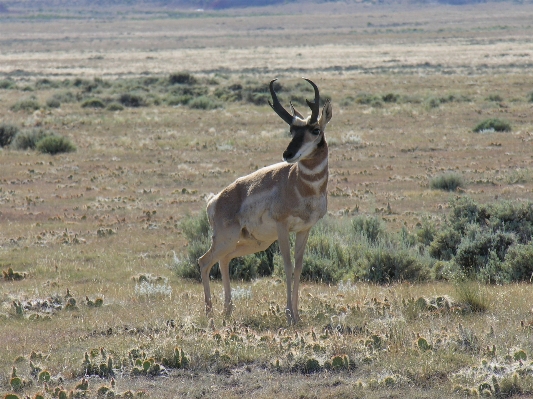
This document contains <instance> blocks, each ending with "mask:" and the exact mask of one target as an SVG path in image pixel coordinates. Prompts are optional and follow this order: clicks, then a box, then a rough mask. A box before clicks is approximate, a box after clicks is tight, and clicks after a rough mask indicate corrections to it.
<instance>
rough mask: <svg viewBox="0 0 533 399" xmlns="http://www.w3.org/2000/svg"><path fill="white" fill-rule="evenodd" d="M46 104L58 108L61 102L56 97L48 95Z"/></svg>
mask: <svg viewBox="0 0 533 399" xmlns="http://www.w3.org/2000/svg"><path fill="white" fill-rule="evenodd" d="M46 106H47V107H48V108H59V107H61V102H60V101H59V100H58V99H57V98H54V97H50V98H49V99H48V100H46Z"/></svg>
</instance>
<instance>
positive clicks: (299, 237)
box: [292, 230, 309, 323]
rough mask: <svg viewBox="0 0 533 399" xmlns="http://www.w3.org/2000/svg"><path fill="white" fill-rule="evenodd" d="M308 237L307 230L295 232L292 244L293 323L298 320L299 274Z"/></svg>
mask: <svg viewBox="0 0 533 399" xmlns="http://www.w3.org/2000/svg"><path fill="white" fill-rule="evenodd" d="M308 238H309V230H306V231H299V232H298V233H296V244H295V246H294V277H293V278H294V288H293V290H292V312H293V313H292V317H293V319H294V322H295V323H298V321H299V320H300V315H299V314H298V297H299V293H298V291H299V287H300V275H301V274H302V267H303V260H304V252H305V245H306V244H307V239H308Z"/></svg>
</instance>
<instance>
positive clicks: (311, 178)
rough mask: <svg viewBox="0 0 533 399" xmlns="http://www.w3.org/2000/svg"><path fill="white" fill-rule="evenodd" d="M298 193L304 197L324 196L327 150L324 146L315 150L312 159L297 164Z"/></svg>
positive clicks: (327, 174)
mask: <svg viewBox="0 0 533 399" xmlns="http://www.w3.org/2000/svg"><path fill="white" fill-rule="evenodd" d="M297 168H298V191H299V192H300V194H301V195H302V196H304V197H307V196H309V195H319V194H324V193H325V192H326V190H327V186H328V176H329V170H328V148H327V144H326V143H325V142H324V146H323V147H321V148H319V149H317V151H315V153H314V154H313V157H311V158H307V159H304V160H301V161H299V162H298V163H297Z"/></svg>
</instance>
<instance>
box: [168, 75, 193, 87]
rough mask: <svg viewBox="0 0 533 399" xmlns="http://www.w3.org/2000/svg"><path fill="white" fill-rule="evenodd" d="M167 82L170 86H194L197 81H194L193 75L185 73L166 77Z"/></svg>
mask: <svg viewBox="0 0 533 399" xmlns="http://www.w3.org/2000/svg"><path fill="white" fill-rule="evenodd" d="M168 81H169V83H170V84H171V85H175V84H180V85H185V84H186V85H194V84H196V83H198V79H196V78H195V77H194V76H193V75H191V74H190V73H187V72H177V73H173V74H171V75H170V76H169V77H168Z"/></svg>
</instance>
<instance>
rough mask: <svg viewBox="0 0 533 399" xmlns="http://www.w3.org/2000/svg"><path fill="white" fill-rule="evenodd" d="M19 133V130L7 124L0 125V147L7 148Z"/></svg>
mask: <svg viewBox="0 0 533 399" xmlns="http://www.w3.org/2000/svg"><path fill="white" fill-rule="evenodd" d="M18 132H19V128H18V127H17V126H15V125H11V124H9V123H1V124H0V147H7V146H8V145H10V144H11V142H12V141H13V138H14V137H15V136H16V135H17V133H18Z"/></svg>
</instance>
